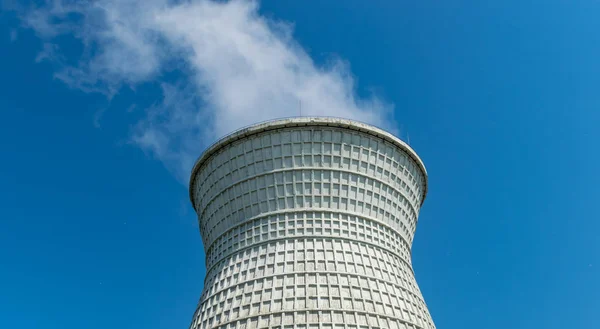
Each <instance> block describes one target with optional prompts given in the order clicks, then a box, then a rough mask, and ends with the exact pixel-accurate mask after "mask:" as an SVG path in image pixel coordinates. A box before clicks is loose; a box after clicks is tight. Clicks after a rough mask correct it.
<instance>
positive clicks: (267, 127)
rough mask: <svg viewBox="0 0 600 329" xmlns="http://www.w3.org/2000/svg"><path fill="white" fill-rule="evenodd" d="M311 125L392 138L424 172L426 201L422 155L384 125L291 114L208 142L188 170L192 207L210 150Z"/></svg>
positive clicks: (424, 190) (216, 151)
mask: <svg viewBox="0 0 600 329" xmlns="http://www.w3.org/2000/svg"><path fill="white" fill-rule="evenodd" d="M311 126H329V127H337V128H344V129H349V130H355V131H359V132H363V133H367V134H370V135H373V136H377V137H379V138H381V139H383V140H386V141H388V142H391V143H392V144H394V145H395V146H397V147H398V148H400V149H401V150H403V151H405V152H406V153H407V154H408V155H409V156H410V157H411V158H412V159H413V160H414V161H415V162H416V163H417V165H418V167H419V168H420V169H421V171H422V173H423V177H424V182H423V195H422V198H421V205H422V204H423V202H424V201H425V197H426V196H427V180H428V178H427V169H425V164H424V163H423V161H422V160H421V158H420V157H419V156H418V155H417V152H415V150H413V149H412V147H410V146H409V145H408V144H406V143H405V142H404V141H402V140H401V139H399V138H398V137H396V136H394V135H392V134H391V133H389V132H387V131H385V130H383V129H380V128H377V127H375V126H372V125H369V124H366V123H362V122H359V121H355V120H349V119H342V118H331V117H294V118H285V119H275V120H270V121H265V122H261V123H256V124H253V125H251V126H248V127H245V128H241V129H238V130H236V131H234V132H232V133H231V134H229V135H226V136H225V137H222V138H221V139H219V140H217V141H216V142H214V143H213V144H212V145H211V146H209V147H208V148H207V149H206V150H205V151H204V152H203V153H202V155H200V157H199V158H198V160H196V163H195V164H194V167H193V168H192V172H191V176H190V184H189V196H190V200H191V202H192V205H193V206H194V208H195V204H194V196H193V193H194V187H195V180H194V176H196V173H197V172H198V171H199V170H200V169H201V168H202V167H203V166H204V164H205V163H206V161H207V160H208V159H210V157H211V156H212V155H213V154H216V153H218V152H219V151H220V150H221V149H223V148H224V147H225V146H227V145H229V144H231V143H233V142H235V141H237V140H240V139H243V138H246V137H249V136H252V135H256V134H259V133H262V132H266V131H271V130H277V129H283V128H290V127H311Z"/></svg>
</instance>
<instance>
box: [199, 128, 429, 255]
mask: <svg viewBox="0 0 600 329" xmlns="http://www.w3.org/2000/svg"><path fill="white" fill-rule="evenodd" d="M298 168H302V169H305V170H306V171H308V170H310V169H311V168H314V170H316V172H317V173H318V172H319V169H323V171H322V172H323V175H322V179H323V180H324V182H323V184H334V185H335V186H338V185H341V184H343V182H339V177H342V176H343V177H347V175H351V176H352V177H353V179H357V178H358V177H361V179H362V180H363V181H364V180H365V177H367V178H368V179H366V180H367V181H368V182H372V183H373V185H381V186H384V188H387V187H388V186H389V188H390V189H393V190H394V192H395V193H393V194H396V195H391V197H392V198H394V199H399V200H400V201H399V202H401V203H402V204H403V206H404V207H406V208H408V209H405V211H406V212H408V213H409V218H407V221H406V223H404V222H402V223H400V225H402V226H404V228H403V230H404V231H406V233H407V234H408V235H409V237H408V240H409V241H412V235H413V233H414V229H415V227H416V220H417V214H418V210H419V207H420V201H421V200H420V198H421V193H420V191H421V190H422V188H423V187H422V185H423V182H424V177H423V174H422V173H421V171H420V170H419V169H418V165H417V164H416V163H415V162H414V160H413V159H412V158H411V157H410V156H408V154H407V153H406V152H405V151H403V150H401V149H399V148H397V147H395V146H394V145H393V144H391V143H388V142H385V141H383V140H380V139H378V138H377V137H374V136H370V135H368V134H365V133H361V132H356V131H351V130H342V129H335V128H332V127H315V128H313V129H312V130H307V129H306V128H304V129H282V130H278V131H272V132H268V133H262V134H258V135H256V136H252V137H249V138H247V139H244V140H241V141H238V142H235V143H232V144H230V145H228V146H226V147H225V148H223V149H222V150H220V152H218V153H217V154H215V155H213V157H211V159H209V161H207V162H206V164H205V165H204V167H203V168H202V169H201V170H199V171H198V173H197V175H196V177H195V180H196V184H197V185H196V191H194V192H193V193H194V196H193V197H194V199H195V204H196V211H197V212H198V214H199V215H200V216H202V213H203V212H205V211H210V210H211V209H208V210H207V209H206V206H207V204H209V203H210V204H212V203H213V202H214V198H215V197H218V196H220V195H222V194H228V193H236V192H237V193H242V195H241V196H239V195H238V196H237V197H238V199H237V200H231V199H232V198H231V197H229V196H228V195H225V196H223V197H224V198H226V199H230V200H228V201H229V203H232V202H237V203H242V204H243V209H241V210H239V211H238V212H237V213H235V214H233V213H228V212H227V211H228V210H227V208H226V207H225V209H224V210H223V211H224V212H225V213H226V215H225V216H229V217H230V218H231V217H232V216H237V217H238V218H242V219H243V218H246V217H248V214H246V212H247V211H252V210H253V209H251V208H252V206H251V205H249V203H250V202H252V201H257V200H258V199H259V195H258V194H259V193H262V195H261V202H262V201H265V200H264V197H268V198H271V199H270V200H269V201H270V202H269V203H268V204H269V206H270V207H271V208H278V207H285V208H287V207H289V205H285V204H283V202H289V201H290V200H289V199H286V200H279V199H280V198H282V197H283V196H279V195H277V192H278V191H277V190H273V189H268V187H269V186H270V184H272V181H266V182H265V181H263V180H271V178H270V177H269V176H267V177H263V176H262V175H264V174H265V173H272V174H275V173H274V171H280V172H282V174H284V172H285V171H286V170H287V173H285V177H283V178H280V180H279V181H278V183H280V184H286V185H289V184H293V183H294V181H293V178H291V177H289V172H290V171H294V170H295V169H298ZM325 173H331V174H330V175H329V176H328V175H326V174H325ZM286 178H287V179H286ZM318 178H319V177H317V178H316V179H318ZM284 179H286V180H285V181H284ZM335 179H338V181H337V182H336V181H334V180H335ZM328 180H331V182H328ZM355 182H356V181H353V182H346V185H347V186H346V188H349V186H348V185H349V184H352V183H355ZM307 183H311V182H307ZM315 183H317V184H318V183H319V182H315ZM254 184H261V187H259V185H254ZM306 185H307V184H303V186H302V191H305V190H306V187H307V186H306ZM373 185H371V186H363V187H362V188H363V189H364V188H376V186H375V187H374V186H373ZM335 186H332V188H333V187H335ZM298 187H299V186H293V187H291V186H286V190H284V191H289V190H290V188H295V189H296V191H295V192H299V191H298V190H299V189H298ZM353 187H354V188H357V186H356V185H355V186H353ZM323 188H325V186H323ZM340 188H344V187H342V186H341V187H340ZM269 192H271V193H269ZM342 192H344V190H342ZM350 192H351V189H350ZM367 193H368V192H367ZM330 195H331V196H332V197H336V191H331V192H330ZM324 197H325V198H327V195H326V194H325V195H324ZM274 198H275V199H278V200H276V201H273V199H274ZM315 198H316V200H315ZM319 200H322V198H319V196H318V195H314V196H313V195H312V194H309V195H308V197H307V198H306V200H303V202H304V201H308V202H312V201H315V202H318V201H319ZM282 201H283V202H282ZM331 201H332V202H336V201H338V202H340V200H331ZM335 205H336V204H335V203H334V204H333V206H335ZM221 206H222V205H221V204H217V205H214V206H212V207H213V208H217V210H218V209H222V208H223V207H221ZM341 206H344V205H341ZM366 206H367V207H370V206H375V207H377V206H376V205H371V204H367V205H366ZM368 210H370V209H368ZM255 211H256V210H255ZM378 211H379V209H378ZM202 218H203V220H202V221H201V223H200V225H201V228H200V229H201V231H202V234H203V239H204V243H205V246H208V245H210V243H209V241H210V239H207V237H206V236H205V234H207V233H210V232H211V231H210V230H206V229H205V227H204V225H210V223H211V220H208V219H204V218H205V217H204V216H202ZM230 218H228V219H230ZM218 219H219V220H220V219H222V218H218ZM233 220H234V221H235V220H236V219H235V218H233ZM226 225H227V224H226Z"/></svg>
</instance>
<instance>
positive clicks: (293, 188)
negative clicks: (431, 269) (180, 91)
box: [190, 117, 435, 329]
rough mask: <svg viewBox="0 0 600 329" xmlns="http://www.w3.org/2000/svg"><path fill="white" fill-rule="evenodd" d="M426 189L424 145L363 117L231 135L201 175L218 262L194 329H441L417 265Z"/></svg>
mask: <svg viewBox="0 0 600 329" xmlns="http://www.w3.org/2000/svg"><path fill="white" fill-rule="evenodd" d="M426 193H427V172H426V170H425V167H424V165H423V162H422V161H421V159H420V158H419V157H418V156H417V154H416V153H415V151H413V150H412V148H410V147H409V146H408V145H407V144H406V143H404V142H402V141H401V140H400V139H398V138H397V137H395V136H393V135H392V134H390V133H388V132H385V131H383V130H381V129H378V128H375V127H372V126H369V125H366V124H363V123H359V122H355V121H350V120H345V119H333V118H306V117H305V118H293V119H284V120H277V121H271V122H267V123H261V124H257V125H254V126H251V127H249V128H245V129H242V130H239V131H237V132H234V133H232V134H231V135H229V136H226V137H224V138H223V139H221V140H220V141H218V142H217V143H215V144H214V145H212V146H211V147H210V148H208V150H206V151H205V152H204V154H203V155H202V156H201V157H200V159H199V160H198V161H197V162H196V164H195V166H194V169H193V171H192V176H191V180H190V198H191V201H192V204H193V206H194V209H195V210H196V213H197V214H198V223H199V226H200V232H201V235H202V241H203V243H204V248H205V252H206V268H207V272H206V278H205V281H204V290H203V292H202V296H201V298H200V302H199V304H198V307H197V309H196V312H195V314H194V317H193V320H192V324H191V328H193V329H196V328H201V329H209V328H219V329H225V328H228V329H229V328H230V329H233V328H236V329H240V328H245V329H256V328H279V329H288V328H290V329H291V328H295V329H296V328H304V329H309V328H315V329H317V328H319V329H325V328H327V329H330V328H331V329H333V328H339V329H341V328H345V329H349V328H354V329H360V328H365V329H366V328H373V329H374V328H380V329H387V328H402V329H405V328H435V326H434V324H433V321H432V319H431V316H430V314H429V311H428V310H427V306H426V305H425V302H424V300H423V296H422V295H421V292H420V290H419V287H418V286H417V282H416V281H415V276H414V273H413V269H412V265H411V246H412V242H413V237H414V232H415V226H416V224H417V218H418V215H419V210H420V207H421V205H422V203H423V200H424V199H425V195H426Z"/></svg>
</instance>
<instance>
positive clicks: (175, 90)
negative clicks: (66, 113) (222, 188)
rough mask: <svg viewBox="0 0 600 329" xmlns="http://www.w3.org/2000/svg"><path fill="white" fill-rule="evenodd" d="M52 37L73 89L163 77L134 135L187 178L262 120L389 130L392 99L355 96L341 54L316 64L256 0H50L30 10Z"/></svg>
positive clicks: (54, 54)
mask: <svg viewBox="0 0 600 329" xmlns="http://www.w3.org/2000/svg"><path fill="white" fill-rule="evenodd" d="M23 19H24V21H25V23H26V24H27V26H29V27H30V28H32V29H34V30H35V31H36V33H37V34H38V36H40V38H42V39H43V40H44V42H45V47H44V49H45V50H46V51H45V52H43V53H42V54H40V55H39V56H38V59H40V60H48V59H50V60H54V61H57V62H59V63H62V64H61V69H60V70H59V71H58V72H57V73H56V76H57V77H58V78H59V79H61V80H62V81H64V82H65V83H66V84H68V85H69V86H71V87H73V88H78V89H82V90H84V91H88V92H101V93H104V94H106V95H107V96H108V97H112V96H113V95H114V94H115V93H117V92H118V91H119V89H120V88H121V87H122V86H123V85H128V86H135V85H137V84H140V83H144V82H153V81H161V75H162V74H164V73H165V72H166V71H168V70H171V69H172V68H173V67H178V68H179V69H180V70H181V71H182V72H183V74H182V76H183V78H181V81H180V82H178V83H171V84H169V83H165V82H163V83H162V91H163V95H162V96H163V100H162V102H161V103H160V104H158V105H156V106H153V107H151V108H150V109H148V110H147V115H146V117H145V119H144V120H143V121H141V122H139V123H138V124H137V125H136V126H135V128H134V130H133V131H132V136H131V140H132V141H133V142H134V143H135V144H137V145H138V146H139V147H141V148H142V149H143V150H145V151H149V152H151V153H152V154H153V155H154V156H155V157H157V158H158V159H159V160H160V161H162V162H163V163H164V164H165V166H166V167H167V168H168V169H169V170H171V171H172V172H173V173H174V174H175V175H176V176H177V178H178V179H179V180H180V181H182V182H184V183H187V179H188V174H189V170H190V169H191V166H192V164H193V161H194V160H195V159H196V157H198V156H199V155H200V152H201V151H202V150H203V149H204V148H205V147H206V146H207V144H209V143H210V142H212V141H214V140H215V139H216V138H217V137H220V136H222V135H224V134H227V133H229V132H231V131H233V130H235V129H237V128H240V127H243V126H246V125H249V124H252V123H254V122H258V121H263V120H268V119H273V118H280V117H288V116H295V115H297V114H298V104H299V103H300V102H301V104H302V112H303V115H327V116H336V117H344V118H350V119H356V120H360V121H364V122H368V123H372V124H375V125H379V126H383V127H385V128H392V127H390V125H389V123H388V122H389V119H390V117H389V116H390V115H391V106H390V105H388V104H385V103H384V102H381V101H380V100H379V99H377V98H376V97H370V98H367V99H364V98H360V97H358V96H357V94H356V91H355V86H354V80H353V78H352V75H351V73H350V72H349V70H348V67H347V65H346V64H345V63H344V62H342V61H339V60H337V61H335V62H334V63H330V65H328V66H327V67H319V66H317V65H316V64H315V63H314V62H313V61H312V59H311V58H310V56H309V55H308V54H307V53H306V52H305V51H304V50H303V49H302V48H301V47H300V46H299V45H298V44H297V43H296V42H295V41H294V40H293V38H292V35H291V28H290V25H289V24H285V23H282V22H274V21H272V20H268V19H266V18H265V17H263V16H261V15H260V14H259V12H258V4H257V2H255V1H243V0H232V1H228V2H221V1H219V2H216V1H209V0H198V1H185V2H178V3H176V2H173V1H169V0H96V1H81V0H79V1H61V0H55V1H51V2H48V3H46V4H45V5H44V6H42V7H39V8H37V9H35V10H29V11H27V12H25V13H24V14H23ZM64 34H67V35H73V36H74V37H75V38H77V39H79V40H80V41H81V42H82V44H83V46H84V51H83V55H81V58H79V60H78V61H77V62H76V64H67V63H66V62H65V61H64V57H63V55H61V54H59V50H60V49H59V48H58V47H57V45H56V44H55V41H54V40H55V38H56V37H57V36H59V35H64Z"/></svg>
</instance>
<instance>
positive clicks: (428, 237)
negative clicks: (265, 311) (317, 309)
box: [0, 0, 600, 329]
mask: <svg viewBox="0 0 600 329" xmlns="http://www.w3.org/2000/svg"><path fill="white" fill-rule="evenodd" d="M367 3H368V4H367ZM260 12H261V13H262V14H264V15H266V16H268V17H273V18H277V19H281V20H285V21H289V22H293V23H294V28H295V30H294V31H295V32H294V37H295V38H296V40H297V41H298V42H299V43H300V44H301V45H302V46H303V47H304V48H305V49H307V51H308V52H309V54H310V55H311V56H312V57H313V59H314V60H315V61H316V62H317V64H319V63H323V62H325V61H327V60H328V58H330V57H331V55H332V54H333V55H336V56H340V57H342V58H344V59H346V60H347V61H348V62H349V63H350V65H351V70H352V72H353V73H354V75H355V76H356V77H357V80H358V83H359V85H360V89H359V90H358V91H359V93H366V92H367V91H368V88H374V89H375V90H377V92H378V93H379V94H381V95H382V96H383V97H384V98H385V99H386V101H388V102H390V103H393V104H394V105H395V110H394V111H395V117H396V120H397V121H398V123H399V124H402V127H403V129H404V131H408V133H409V134H410V142H411V145H412V146H413V147H414V148H415V150H416V151H417V152H418V153H419V154H420V156H421V157H422V159H423V160H424V162H425V164H426V166H427V168H428V171H429V181H430V189H429V195H428V197H427V200H426V201H425V204H424V207H423V209H422V212H421V216H420V219H419V224H418V227H417V233H416V239H415V243H414V246H413V263H414V268H415V271H416V275H417V281H418V283H419V285H420V287H421V290H422V292H423V294H424V297H425V300H426V302H427V304H428V306H429V309H430V311H431V313H432V316H433V319H434V321H435V323H436V325H437V327H438V328H444V329H446V328H448V329H453V328H461V329H466V328H474V329H505V328H515V329H517V328H545V329H553V328H556V329H558V328H561V329H562V328H600V323H599V320H598V316H597V312H598V310H600V238H599V235H600V211H599V208H598V204H599V202H598V200H597V199H598V197H599V196H600V192H599V188H598V186H600V174H599V172H598V168H600V150H599V148H600V146H599V142H600V128H599V127H600V3H597V2H594V1H558V0H544V1H541V0H539V1H447V2H440V1H429V0H426V1H379V0H376V1H369V2H365V1H358V0H346V1H343V2H340V1H335V2H334V1H263V2H262V4H261V9H260ZM0 15H1V16H0V22H2V24H0V26H1V27H0V50H1V53H2V60H1V61H0V72H2V75H1V77H0V109H1V110H0V115H1V116H0V145H1V154H2V157H1V159H2V160H1V161H0V186H1V187H2V188H1V189H0V209H2V214H1V215H0V323H2V326H3V327H4V328H24V329H29V328H32V329H33V328H50V329H53V328H56V329H80V328H88V329H105V328H119V329H134V328H144V329H173V328H187V326H188V325H189V322H190V319H191V316H192V314H193V311H194V309H195V307H196V303H197V301H198V298H199V297H200V293H201V290H202V284H203V277H204V271H205V269H204V258H203V248H202V244H201V240H200V236H199V233H198V229H197V226H196V219H195V215H194V213H193V210H192V208H191V206H190V204H189V201H188V199H187V189H186V187H185V186H184V185H182V184H181V183H180V182H178V181H177V180H176V179H175V178H174V176H173V174H172V173H171V172H170V171H169V170H166V169H165V167H164V165H163V164H162V163H161V162H160V161H158V160H156V159H155V156H153V154H152V153H148V152H143V151H141V150H140V148H139V147H136V146H135V145H132V144H131V143H130V142H129V141H128V138H129V134H130V129H131V126H132V125H133V124H134V123H135V122H136V121H137V120H139V118H140V117H142V116H143V115H144V111H143V109H144V108H145V107H147V106H148V105H149V104H153V103H154V102H156V101H157V99H156V98H157V92H156V91H157V90H158V87H157V84H156V83H149V84H143V85H141V86H139V87H138V88H136V89H135V90H134V91H133V90H130V89H127V88H124V89H122V90H121V91H120V92H119V93H118V94H117V95H116V96H114V97H113V98H112V99H111V100H108V99H107V98H106V97H105V96H104V95H101V94H98V93H86V92H82V91H81V90H78V89H76V88H69V87H68V86H67V85H65V84H64V83H63V82H62V81H60V80H58V79H55V78H53V75H54V73H55V72H56V67H55V65H53V64H52V63H51V62H46V61H42V62H40V63H36V61H35V58H36V56H38V54H39V53H40V51H41V50H42V48H43V44H42V42H41V41H40V38H38V36H36V35H35V34H34V33H33V32H32V31H31V29H27V28H22V23H21V21H20V20H19V19H18V18H17V17H16V14H15V13H14V12H9V11H6V12H4V13H2V14H0ZM56 42H58V43H59V44H60V43H61V42H64V43H65V44H61V46H63V48H66V49H69V47H77V44H76V43H74V42H73V41H72V40H64V41H63V40H60V39H59V40H57V41H56ZM64 56H66V60H67V61H69V60H71V59H70V58H69V57H68V56H69V52H68V51H67V53H66V54H65V55H64ZM132 104H135V105H136V106H135V108H132V107H131V106H132ZM128 109H130V111H128Z"/></svg>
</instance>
